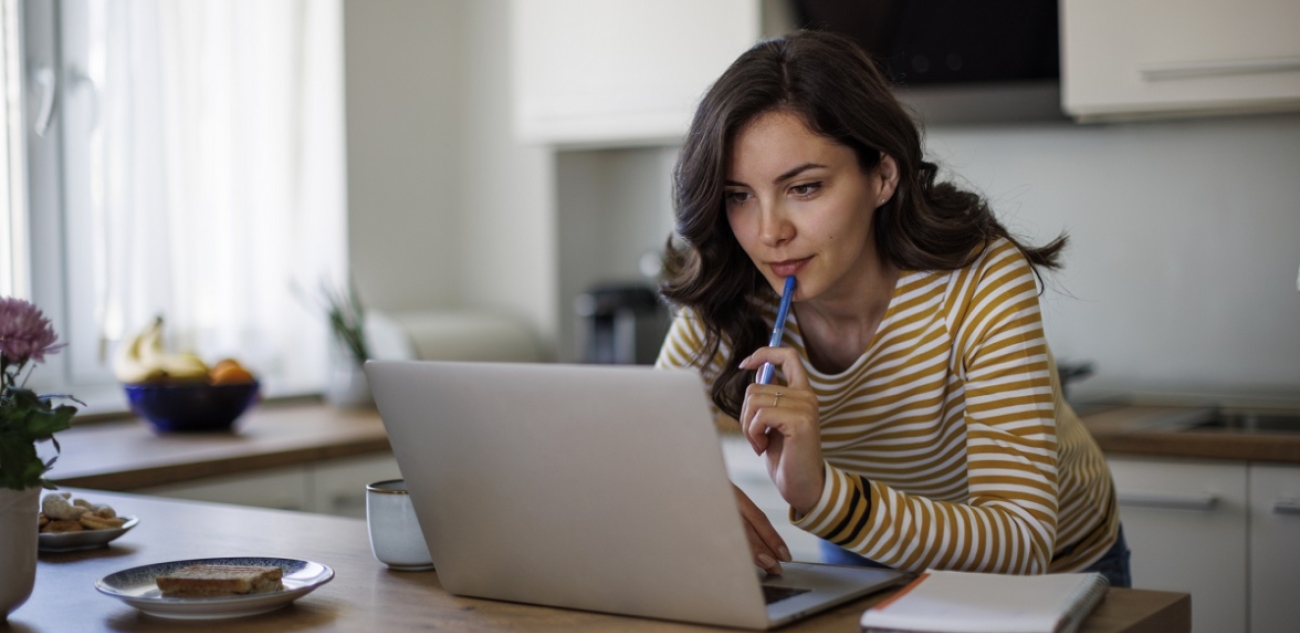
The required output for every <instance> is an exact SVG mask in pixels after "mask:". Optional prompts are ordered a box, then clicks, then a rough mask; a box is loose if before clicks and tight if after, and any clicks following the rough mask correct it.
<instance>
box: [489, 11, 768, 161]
mask: <svg viewBox="0 0 1300 633" xmlns="http://www.w3.org/2000/svg"><path fill="white" fill-rule="evenodd" d="M759 5H760V0H709V2H698V1H697V0H626V1H620V2H608V1H607V0H513V1H512V2H511V4H510V28H511V33H510V38H511V43H512V44H513V51H512V55H513V57H512V70H513V72H514V76H513V85H514V91H515V95H514V103H515V108H514V109H515V116H514V118H515V131H516V134H517V136H518V138H519V139H520V140H522V141H524V142H532V143H547V144H553V145H558V146H566V145H567V146H583V145H590V146H616V145H623V146H630V145H637V144H647V143H662V142H665V141H667V142H677V141H679V140H680V139H681V138H682V137H683V136H685V133H686V130H687V128H688V127H689V125H690V120H691V116H692V114H693V113H694V109H695V106H696V103H697V102H698V101H699V99H700V97H701V96H702V95H703V94H704V92H705V90H706V89H707V88H708V87H709V85H710V84H711V83H712V82H713V80H715V79H716V78H717V77H718V75H720V74H721V73H722V71H723V70H725V69H726V68H727V66H729V65H730V64H731V62H732V61H733V60H734V59H735V58H736V56H738V55H739V54H740V53H742V52H744V51H745V50H746V49H747V48H749V47H750V46H751V45H753V44H754V42H756V41H757V40H758V37H759V31H760V12H759Z"/></svg>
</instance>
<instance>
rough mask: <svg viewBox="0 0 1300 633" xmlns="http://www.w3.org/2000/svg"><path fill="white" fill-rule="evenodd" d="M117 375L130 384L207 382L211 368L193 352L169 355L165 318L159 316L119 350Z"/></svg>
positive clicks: (116, 357) (115, 366) (115, 361)
mask: <svg viewBox="0 0 1300 633" xmlns="http://www.w3.org/2000/svg"><path fill="white" fill-rule="evenodd" d="M113 374H114V375H115V376H116V377H117V379H118V380H120V381H122V382H124V383H127V384H136V383H142V382H160V381H165V380H186V381H188V380H206V379H207V378H208V365H207V363H204V362H203V359H201V358H199V357H198V355H197V354H194V353H193V352H179V353H170V352H167V351H166V350H165V349H164V348H163V319H162V317H161V316H159V317H156V318H155V319H154V320H153V322H152V323H150V324H149V327H147V328H145V329H144V330H143V331H141V332H140V333H139V334H137V335H135V336H134V337H132V338H131V339H129V340H127V341H125V342H124V343H122V345H121V346H119V347H118V350H117V354H116V355H115V356H114V358H113Z"/></svg>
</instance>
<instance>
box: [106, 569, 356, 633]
mask: <svg viewBox="0 0 1300 633" xmlns="http://www.w3.org/2000/svg"><path fill="white" fill-rule="evenodd" d="M201 564H202V565H264V566H268V567H272V566H273V567H279V568H280V569H282V570H284V578H283V579H282V582H283V583H284V589H282V590H280V591H274V592H271V593H258V594H250V595H246V596H221V597H216V598H164V597H163V595H162V591H161V590H159V589H158V585H157V583H156V582H155V579H156V578H157V577H158V576H161V575H163V574H168V573H171V572H173V571H176V570H177V569H180V568H182V567H187V566H189V565H201ZM333 578H334V570H333V569H330V568H329V567H327V566H325V565H322V564H320V563H313V562H311V561H305V560H293V559H289V558H200V559H195V560H178V561H172V562H169V563H155V564H153V565H144V566H142V567H132V568H131V569H124V570H122V571H119V572H116V573H112V574H109V575H107V576H104V577H103V578H100V579H99V580H97V581H95V589H98V590H99V591H100V593H103V594H104V595H107V596H112V597H114V598H117V599H118V600H121V601H122V602H125V603H127V604H129V605H131V606H133V607H135V608H137V609H139V610H141V611H143V612H145V613H148V614H149V615H153V616H157V617H160V618H177V619H184V620H216V619H222V618H238V617H242V616H246V615H254V614H257V613H266V612H267V611H274V610H276V609H279V608H280V607H283V606H285V605H288V604H289V603H290V602H293V601H294V600H297V599H298V598H300V597H302V596H305V595H307V594H309V593H311V592H312V590H314V589H316V588H317V587H319V586H321V585H323V584H325V583H327V582H329V581H330V580H332V579H333Z"/></svg>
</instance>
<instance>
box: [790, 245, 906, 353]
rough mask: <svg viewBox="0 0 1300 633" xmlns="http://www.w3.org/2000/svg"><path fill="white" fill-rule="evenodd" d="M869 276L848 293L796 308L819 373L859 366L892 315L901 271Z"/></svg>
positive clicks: (876, 269) (881, 269) (875, 271)
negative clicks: (888, 314) (884, 323)
mask: <svg viewBox="0 0 1300 633" xmlns="http://www.w3.org/2000/svg"><path fill="white" fill-rule="evenodd" d="M865 273H866V274H864V275H863V276H862V278H861V279H860V281H859V282H858V283H857V284H854V285H853V287H852V288H851V289H850V290H849V291H847V292H843V293H836V294H834V295H832V296H824V297H818V298H816V299H811V300H808V301H801V302H799V303H797V304H795V305H794V306H793V308H794V310H795V316H796V317H797V318H798V320H799V331H800V333H801V334H802V335H803V339H804V348H805V349H806V350H807V352H808V360H809V361H811V362H812V364H813V367H816V368H817V369H818V370H819V371H822V372H826V373H839V372H842V371H844V370H846V369H848V368H849V367H850V366H852V365H853V363H855V362H857V360H858V358H859V357H861V356H862V354H863V353H864V352H866V351H867V348H868V347H870V346H871V341H872V339H874V338H875V336H876V331H877V330H878V329H879V328H880V323H881V321H883V320H884V318H885V314H886V313H888V312H889V304H890V302H891V300H892V299H893V297H894V286H895V285H897V283H898V277H899V271H898V269H897V268H895V267H893V266H890V265H882V266H872V267H871V269H870V270H868V271H865Z"/></svg>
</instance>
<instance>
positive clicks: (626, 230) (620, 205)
mask: <svg viewBox="0 0 1300 633" xmlns="http://www.w3.org/2000/svg"><path fill="white" fill-rule="evenodd" d="M676 160H677V151H676V148H673V147H659V148H643V149H618V150H591V151H566V152H560V153H559V154H558V156H557V159H556V170H555V179H556V183H557V184H556V200H557V202H556V209H557V210H556V216H557V226H558V230H559V233H558V235H557V243H558V244H559V249H558V251H557V262H558V265H559V289H558V290H559V292H558V296H559V306H558V308H559V318H560V322H559V343H560V344H559V350H558V352H559V358H560V359H561V360H565V361H576V360H578V359H580V358H581V349H580V348H581V345H580V343H579V335H578V333H577V332H576V328H577V327H578V321H577V315H576V313H575V312H574V309H573V300H574V298H576V297H577V296H578V295H579V294H580V293H582V292H584V291H586V290H588V289H590V288H591V286H592V285H594V284H598V283H628V282H631V283H639V284H650V285H653V284H654V283H655V281H653V280H650V279H647V278H646V277H645V276H643V275H642V273H641V271H640V268H639V262H640V260H641V258H642V257H651V258H655V257H657V256H658V255H659V254H661V253H662V251H663V246H664V242H665V241H666V240H667V239H668V235H669V233H671V232H672V230H673V212H672V200H671V193H672V186H671V175H672V168H673V164H674V163H675V162H676Z"/></svg>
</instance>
